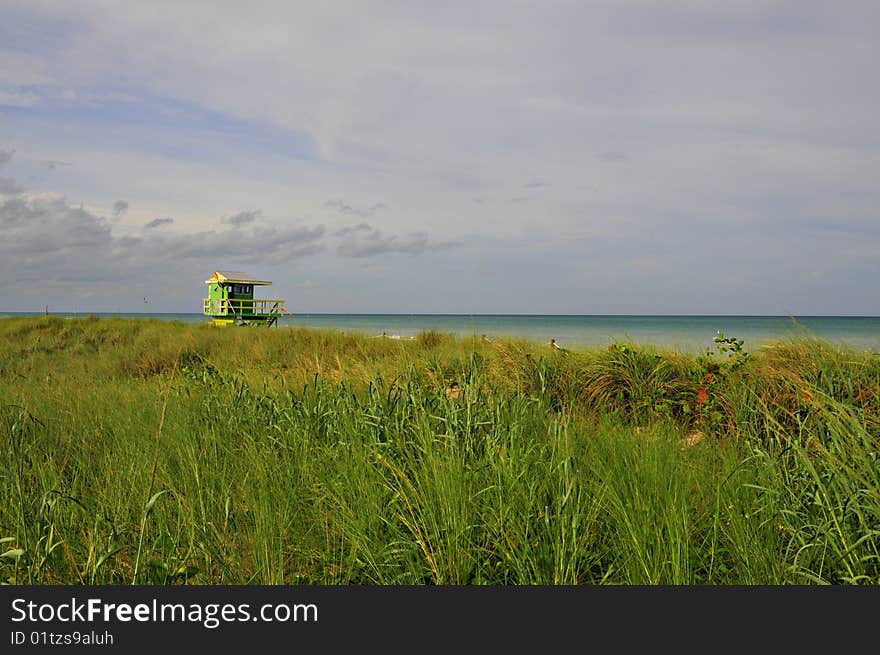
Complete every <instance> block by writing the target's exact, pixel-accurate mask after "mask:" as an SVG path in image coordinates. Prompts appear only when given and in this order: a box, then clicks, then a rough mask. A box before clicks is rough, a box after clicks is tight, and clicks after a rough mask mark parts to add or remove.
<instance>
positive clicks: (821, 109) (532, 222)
mask: <svg viewBox="0 0 880 655" xmlns="http://www.w3.org/2000/svg"><path fill="white" fill-rule="evenodd" d="M878 19H880V9H878V5H877V4H876V3H873V2H855V1H844V2H840V3H834V4H833V6H832V5H831V4H829V3H822V2H813V1H812V0H805V1H801V2H788V1H777V2H770V1H761V2H758V1H752V0H746V1H743V2H737V3H713V2H703V1H698V0H680V1H675V2H667V3H656V2H648V1H647V0H622V1H621V0H616V1H613V2H612V1H610V0H609V1H589V2H540V3H539V2H483V3H473V2H450V3H435V2H410V3H403V4H401V3H396V2H368V3H357V4H352V3H321V4H320V6H317V5H315V4H314V3H295V2H294V3H291V2H255V3H249V4H247V6H243V5H239V4H236V3H216V2H210V3H208V2H205V3H200V2H187V3H176V2H164V1H157V2H151V3H134V2H99V1H92V0H78V1H76V2H71V3H56V2H42V1H39V0H28V1H26V2H25V1H21V2H20V1H19V0H6V1H5V2H4V3H3V6H2V8H0V237H2V238H0V275H2V276H3V279H4V284H3V285H2V289H0V311H40V310H42V308H43V307H44V306H45V305H47V304H48V305H49V306H50V309H55V310H57V311H69V310H77V311H141V310H143V309H144V305H143V298H144V297H148V298H149V299H150V309H151V310H152V311H169V312H175V311H198V309H199V307H200V299H201V297H202V294H203V291H204V288H205V285H204V280H205V279H207V277H209V276H210V274H211V273H212V272H213V271H214V270H217V269H224V268H231V269H236V270H246V271H249V272H252V273H254V274H255V275H257V276H259V277H261V278H268V279H271V280H273V281H274V282H275V285H274V286H273V287H272V288H271V292H272V294H274V295H277V296H281V297H283V298H285V299H286V300H287V301H288V302H287V304H288V307H289V308H290V309H291V310H292V311H294V312H303V313H305V312H310V313H312V312H377V313H378V312H401V313H412V312H426V313H430V312H440V313H505V312H510V313H571V314H577V313H585V314H602V313H618V314H688V313H694V314H702V313H709V314H774V315H778V314H795V315H805V314H860V315H878V314H880V294H878V293H877V292H876V286H877V280H878V279H880V215H878V211H880V210H878V207H880V188H878V182H877V180H878V179H880V125H878V119H877V116H880V83H878V81H877V80H878V78H877V75H876V70H875V67H876V61H880V52H878V50H880V20H878Z"/></svg>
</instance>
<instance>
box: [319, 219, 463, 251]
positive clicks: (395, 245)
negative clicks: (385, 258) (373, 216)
mask: <svg viewBox="0 0 880 655" xmlns="http://www.w3.org/2000/svg"><path fill="white" fill-rule="evenodd" d="M335 234H336V235H339V236H342V237H343V239H342V242H341V243H340V244H339V245H338V246H337V247H336V253H337V254H338V255H339V256H340V257H350V258H362V257H375V256H377V255H387V254H392V253H404V254H408V255H420V254H422V253H423V252H425V251H426V250H444V249H449V248H455V247H458V246H459V245H461V243H460V242H458V241H442V242H431V241H430V240H429V239H428V235H427V234H426V233H424V232H413V233H410V234H408V235H405V236H398V235H393V234H391V235H385V234H383V233H382V231H381V230H377V229H375V228H373V227H371V226H370V225H367V224H366V223H361V224H359V225H355V226H353V227H349V228H343V229H342V230H338V231H337V232H335Z"/></svg>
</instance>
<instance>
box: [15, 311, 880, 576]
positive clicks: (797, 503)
mask: <svg viewBox="0 0 880 655" xmlns="http://www.w3.org/2000/svg"><path fill="white" fill-rule="evenodd" d="M721 345H723V344H721ZM0 392H2V398H3V402H2V406H0V429H2V431H3V434H4V439H3V441H2V444H0V498H2V501H0V540H2V542H0V578H2V580H5V581H7V582H12V583H23V584H37V585H43V584H133V583H134V584H185V583H198V584H332V585H336V584H351V583H355V584H380V585H388V584H417V585H422V584H453V585H460V584H501V585H531V584H551V585H560V584H683V585H694V584H710V585H726V584H878V583H880V461H878V440H880V357H878V355H876V354H872V353H867V352H857V351H853V350H850V349H845V348H842V347H838V346H835V345H832V344H829V343H826V342H823V341H819V340H815V339H811V338H809V337H802V338H798V339H795V340H790V341H781V342H777V343H774V344H770V345H769V346H767V347H766V348H763V349H762V350H760V351H758V352H751V353H747V352H745V350H736V349H732V350H731V349H726V348H723V347H719V349H718V351H717V352H715V353H714V354H709V353H705V354H701V355H685V354H682V353H679V352H674V351H660V350H654V349H651V348H648V347H637V346H634V345H631V344H614V345H612V346H610V347H608V348H603V349H596V350H593V351H586V352H576V351H570V352H555V351H552V350H550V349H549V348H548V347H547V346H545V345H542V344H534V343H530V342H526V341H513V340H506V341H492V342H487V341H484V340H479V339H460V338H456V337H454V336H451V335H446V334H441V333H436V332H425V333H422V334H420V335H419V336H418V337H417V338H416V339H413V340H387V339H370V338H368V337H366V336H361V335H356V334H341V333H338V332H331V331H316V330H305V329H302V330H300V329H277V330H256V329H253V330H247V329H216V328H211V327H208V326H202V325H185V324H180V323H173V322H163V321H151V320H133V319H97V318H84V319H70V320H64V319H60V318H57V317H39V318H7V319H2V320H0Z"/></svg>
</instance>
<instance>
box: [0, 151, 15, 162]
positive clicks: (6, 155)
mask: <svg viewBox="0 0 880 655" xmlns="http://www.w3.org/2000/svg"><path fill="white" fill-rule="evenodd" d="M14 154H15V150H14V149H10V150H4V149H2V148H0V166H2V165H3V164H5V163H7V162H8V161H9V160H11V159H12V156H13V155H14Z"/></svg>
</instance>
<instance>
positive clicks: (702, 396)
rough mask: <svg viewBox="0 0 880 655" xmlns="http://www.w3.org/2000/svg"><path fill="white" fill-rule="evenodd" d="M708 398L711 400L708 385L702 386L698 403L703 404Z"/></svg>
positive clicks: (698, 395) (698, 394)
mask: <svg viewBox="0 0 880 655" xmlns="http://www.w3.org/2000/svg"><path fill="white" fill-rule="evenodd" d="M707 400H709V391H708V390H707V389H706V387H700V391H699V392H698V393H697V404H698V405H702V404H703V403H705V402H706V401H707Z"/></svg>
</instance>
